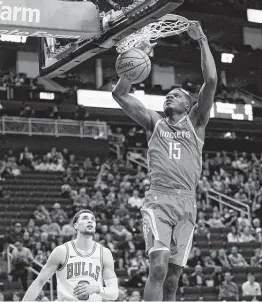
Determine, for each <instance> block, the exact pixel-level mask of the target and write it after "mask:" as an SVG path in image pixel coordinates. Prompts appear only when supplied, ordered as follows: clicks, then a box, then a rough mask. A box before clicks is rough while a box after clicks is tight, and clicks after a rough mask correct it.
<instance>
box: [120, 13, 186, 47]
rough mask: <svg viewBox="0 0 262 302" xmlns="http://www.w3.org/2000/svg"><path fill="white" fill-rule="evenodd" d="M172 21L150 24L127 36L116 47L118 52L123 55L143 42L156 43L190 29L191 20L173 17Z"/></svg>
mask: <svg viewBox="0 0 262 302" xmlns="http://www.w3.org/2000/svg"><path fill="white" fill-rule="evenodd" d="M172 19H173V20H159V21H157V22H153V23H150V24H148V25H147V26H145V27H143V28H142V29H140V30H138V31H136V32H134V33H133V34H131V35H129V36H127V37H126V38H124V39H123V40H121V41H120V42H119V43H118V44H117V45H116V50H117V52H118V53H123V52H124V51H127V50H129V49H131V48H137V47H139V46H140V44H141V42H142V41H145V40H146V41H155V40H157V39H159V38H165V37H169V36H173V35H178V34H180V33H182V32H184V31H186V30H187V29H188V26H189V20H188V19H187V18H184V17H182V16H178V15H172Z"/></svg>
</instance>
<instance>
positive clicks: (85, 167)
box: [83, 157, 92, 171]
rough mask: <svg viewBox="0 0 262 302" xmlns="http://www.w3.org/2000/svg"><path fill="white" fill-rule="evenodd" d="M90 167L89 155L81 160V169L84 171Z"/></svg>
mask: <svg viewBox="0 0 262 302" xmlns="http://www.w3.org/2000/svg"><path fill="white" fill-rule="evenodd" d="M91 167H92V161H91V159H90V157H87V158H86V159H85V160H84V162H83V169H84V171H87V170H89V169H90V168H91Z"/></svg>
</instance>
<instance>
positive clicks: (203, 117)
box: [188, 21, 217, 126]
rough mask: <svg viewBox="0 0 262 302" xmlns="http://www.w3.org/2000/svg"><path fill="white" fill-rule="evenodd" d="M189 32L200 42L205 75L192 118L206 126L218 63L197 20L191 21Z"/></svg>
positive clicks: (214, 90)
mask: <svg viewBox="0 0 262 302" xmlns="http://www.w3.org/2000/svg"><path fill="white" fill-rule="evenodd" d="M188 34H189V36H190V37H191V38H192V39H194V40H196V41H198V42H199V45H200V49H201V67H202V73H203V77H204V84H203V86H202V87H201V90H200V93H199V100H198V103H197V104H196V105H195V106H194V107H193V108H192V115H193V116H192V118H193V119H195V120H196V124H197V125H198V126H206V124H207V123H208V121H209V118H210V110H211V108H212V105H213V102H214V96H215V92H216V86H217V70H216V64H215V61H214V58H213V55H212V53H211V51H210V48H209V45H208V41H207V37H206V36H205V34H204V33H203V30H202V28H201V25H200V24H199V23H198V22H197V21H192V22H191V23H190V25H189V28H188Z"/></svg>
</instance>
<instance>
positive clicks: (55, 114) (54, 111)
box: [49, 104, 61, 119]
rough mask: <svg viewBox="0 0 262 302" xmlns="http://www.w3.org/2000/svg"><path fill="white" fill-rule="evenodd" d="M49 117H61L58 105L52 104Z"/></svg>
mask: <svg viewBox="0 0 262 302" xmlns="http://www.w3.org/2000/svg"><path fill="white" fill-rule="evenodd" d="M49 118H52V119H60V118H61V115H60V113H59V107H58V106H57V105H56V104H55V105H54V106H53V108H51V112H50V114H49Z"/></svg>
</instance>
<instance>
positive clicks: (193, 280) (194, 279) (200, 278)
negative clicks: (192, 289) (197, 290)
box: [189, 264, 206, 286]
mask: <svg viewBox="0 0 262 302" xmlns="http://www.w3.org/2000/svg"><path fill="white" fill-rule="evenodd" d="M189 282H190V285H191V286H205V285H206V277H205V276H204V274H203V268H202V266H201V265H199V264H198V265H196V267H195V272H194V273H192V274H191V275H190V277H189Z"/></svg>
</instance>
